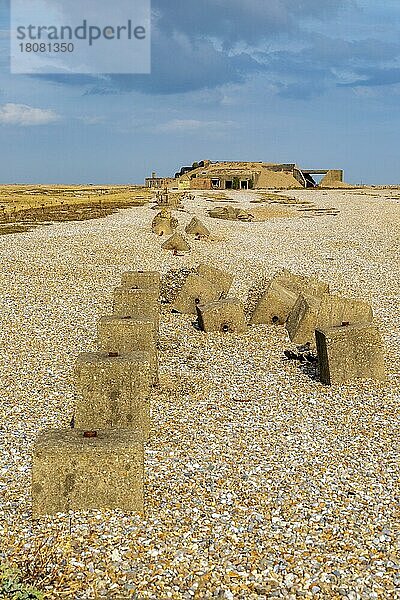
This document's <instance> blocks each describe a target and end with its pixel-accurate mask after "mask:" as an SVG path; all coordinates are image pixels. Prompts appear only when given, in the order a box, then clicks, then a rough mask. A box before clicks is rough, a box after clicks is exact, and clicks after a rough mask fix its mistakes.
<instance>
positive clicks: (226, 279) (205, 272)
mask: <svg viewBox="0 0 400 600" xmlns="http://www.w3.org/2000/svg"><path fill="white" fill-rule="evenodd" d="M196 272H197V274H198V275H199V276H200V277H203V278H204V279H207V281H209V282H210V283H212V284H213V285H215V286H217V287H218V288H220V289H221V290H222V292H223V293H224V294H225V295H227V294H228V292H229V290H230V289H231V286H232V283H233V280H234V276H233V275H231V274H230V273H227V272H226V271H222V270H221V269H217V268H216V267H212V266H211V265H208V264H205V263H201V264H199V266H198V267H197V269H196Z"/></svg>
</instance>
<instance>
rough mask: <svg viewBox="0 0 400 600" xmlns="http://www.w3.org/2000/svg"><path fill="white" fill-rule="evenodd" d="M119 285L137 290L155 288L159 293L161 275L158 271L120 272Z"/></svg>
mask: <svg viewBox="0 0 400 600" xmlns="http://www.w3.org/2000/svg"><path fill="white" fill-rule="evenodd" d="M121 285H122V286H124V287H130V288H137V289H139V290H148V289H156V290H158V295H157V297H158V296H159V295H160V292H159V290H160V287H161V275H160V273H158V271H126V272H125V273H122V278H121Z"/></svg>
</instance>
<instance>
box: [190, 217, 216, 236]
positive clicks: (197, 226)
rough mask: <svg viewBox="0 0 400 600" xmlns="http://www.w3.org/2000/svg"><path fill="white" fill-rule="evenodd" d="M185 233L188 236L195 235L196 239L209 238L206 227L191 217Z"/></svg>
mask: <svg viewBox="0 0 400 600" xmlns="http://www.w3.org/2000/svg"><path fill="white" fill-rule="evenodd" d="M185 231H186V233H188V234H191V235H196V236H198V237H209V236H210V232H209V230H208V229H207V227H206V226H205V225H204V224H203V223H202V222H201V221H200V220H199V219H198V218H197V217H193V219H192V220H191V221H190V223H189V224H188V225H186V227H185Z"/></svg>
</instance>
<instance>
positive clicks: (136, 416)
mask: <svg viewBox="0 0 400 600" xmlns="http://www.w3.org/2000/svg"><path fill="white" fill-rule="evenodd" d="M159 294H160V274H159V273H155V272H138V271H137V272H133V271H132V272H128V273H124V274H123V276H122V283H121V286H120V287H117V288H116V289H115V290H114V303H113V314H112V315H110V316H104V317H101V318H100V320H99V322H98V327H97V332H98V346H99V351H98V352H94V353H85V354H80V355H79V356H78V359H77V361H76V365H75V381H76V409H75V415H74V428H73V429H66V430H53V431H47V432H44V433H42V434H40V435H39V437H38V438H37V440H36V444H35V448H34V452H33V466H32V510H33V516H34V518H38V517H40V516H42V515H45V514H54V513H57V512H63V513H66V512H68V511H71V510H72V511H76V510H91V509H106V510H107V509H121V510H124V511H127V512H131V511H135V512H139V513H143V504H144V500H143V480H144V442H145V440H146V439H147V437H148V435H149V430H150V391H151V387H152V385H154V384H156V383H157V382H158V361H157V341H158V328H159V302H158V299H159Z"/></svg>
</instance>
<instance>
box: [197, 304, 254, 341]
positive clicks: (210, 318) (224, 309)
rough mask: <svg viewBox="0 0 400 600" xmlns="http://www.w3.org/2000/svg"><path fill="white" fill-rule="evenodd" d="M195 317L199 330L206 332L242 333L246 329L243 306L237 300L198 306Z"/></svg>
mask: <svg viewBox="0 0 400 600" xmlns="http://www.w3.org/2000/svg"><path fill="white" fill-rule="evenodd" d="M197 315H198V319H199V325H200V328H201V329H202V330H203V331H206V332H211V331H219V332H221V333H242V332H243V331H246V329H247V325H246V317H245V314H244V306H243V304H242V302H240V300H238V299H237V298H224V299H222V300H219V301H217V302H209V303H208V304H199V305H198V306H197Z"/></svg>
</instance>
